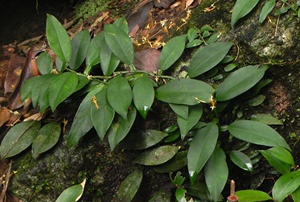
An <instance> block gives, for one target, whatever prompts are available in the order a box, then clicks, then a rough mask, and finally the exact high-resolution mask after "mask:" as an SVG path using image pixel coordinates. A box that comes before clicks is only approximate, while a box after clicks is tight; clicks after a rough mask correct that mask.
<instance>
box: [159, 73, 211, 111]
mask: <svg viewBox="0 0 300 202" xmlns="http://www.w3.org/2000/svg"><path fill="white" fill-rule="evenodd" d="M213 93H214V88H213V87H211V86H210V85H208V84H207V83H205V82H203V81H199V80H195V79H176V80H174V81H171V82H169V83H166V84H165V85H162V86H160V87H159V88H158V89H157V90H156V98H157V99H158V100H160V101H163V102H167V103H172V104H184V105H196V104H198V103H201V102H204V103H209V101H210V99H211V96H212V94H213Z"/></svg>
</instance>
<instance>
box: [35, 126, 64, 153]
mask: <svg viewBox="0 0 300 202" xmlns="http://www.w3.org/2000/svg"><path fill="white" fill-rule="evenodd" d="M60 132H61V127H60V124H59V123H55V122H52V123H48V124H47V125H45V126H43V127H42V128H41V129H40V130H39V132H38V135H37V136H36V137H35V138H34V139H33V142H32V156H33V158H37V157H38V156H39V155H40V154H41V153H43V152H45V151H48V150H49V149H51V148H52V147H53V146H54V145H55V144H56V143H57V141H58V140H59V137H60Z"/></svg>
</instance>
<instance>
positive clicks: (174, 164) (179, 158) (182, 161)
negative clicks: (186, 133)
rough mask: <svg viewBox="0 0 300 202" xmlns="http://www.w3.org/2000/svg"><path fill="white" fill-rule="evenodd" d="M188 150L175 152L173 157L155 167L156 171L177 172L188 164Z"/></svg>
mask: <svg viewBox="0 0 300 202" xmlns="http://www.w3.org/2000/svg"><path fill="white" fill-rule="evenodd" d="M186 156H187V151H181V152H178V153H177V154H175V156H174V157H173V158H171V159H170V160H169V161H167V162H166V163H164V164H161V165H158V166H155V167H154V171H155V172H157V173H170V172H175V171H178V170H180V169H181V168H183V167H184V166H186V165H187V158H186Z"/></svg>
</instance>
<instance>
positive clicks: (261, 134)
mask: <svg viewBox="0 0 300 202" xmlns="http://www.w3.org/2000/svg"><path fill="white" fill-rule="evenodd" d="M228 130H229V132H230V134H231V135H233V136H234V137H236V138H238V139H240V140H243V141H246V142H250V143H253V144H258V145H264V146H270V147H272V146H281V147H284V148H286V149H288V150H291V148H290V147H289V145H288V144H287V143H286V141H285V140H284V139H283V137H281V136H280V134H279V133H277V132H276V131H275V130H274V129H273V128H271V127H270V126H268V125H265V124H263V123H260V122H257V121H248V120H239V121H235V122H233V123H232V124H230V125H229V126H228Z"/></svg>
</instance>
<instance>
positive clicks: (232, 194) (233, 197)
mask: <svg viewBox="0 0 300 202" xmlns="http://www.w3.org/2000/svg"><path fill="white" fill-rule="evenodd" d="M227 201H228V202H239V198H238V197H237V196H236V195H235V182H234V180H231V181H230V196H228V197H227Z"/></svg>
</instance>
